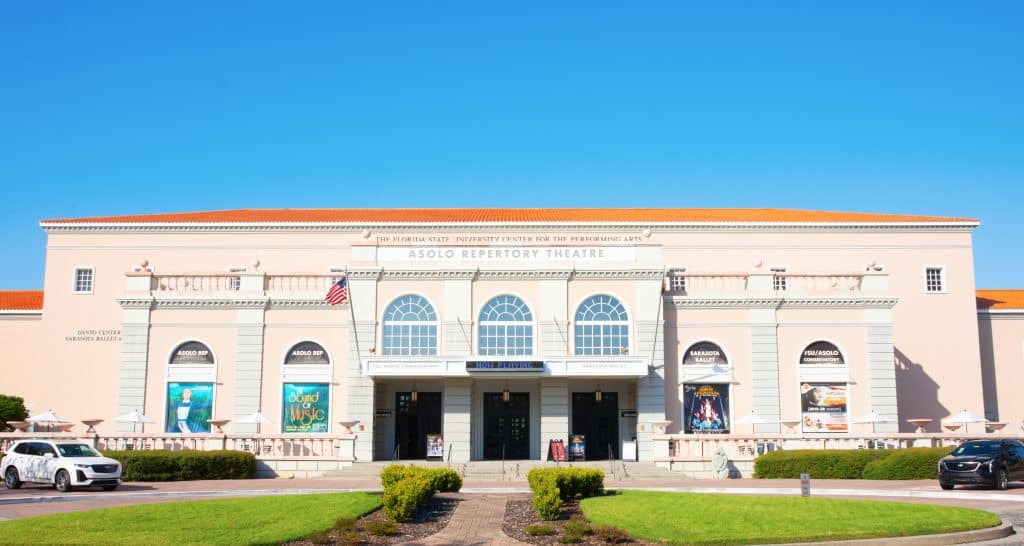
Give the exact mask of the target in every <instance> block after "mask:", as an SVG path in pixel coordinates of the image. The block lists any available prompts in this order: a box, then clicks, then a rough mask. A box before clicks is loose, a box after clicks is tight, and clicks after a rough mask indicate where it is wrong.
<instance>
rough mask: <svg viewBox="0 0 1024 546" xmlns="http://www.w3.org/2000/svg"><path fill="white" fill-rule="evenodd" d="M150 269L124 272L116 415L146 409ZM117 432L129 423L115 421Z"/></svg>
mask: <svg viewBox="0 0 1024 546" xmlns="http://www.w3.org/2000/svg"><path fill="white" fill-rule="evenodd" d="M152 282H153V274H152V273H150V272H148V271H147V272H139V273H128V274H127V275H126V276H125V291H126V295H125V297H124V298H122V299H121V300H119V303H120V304H121V309H122V310H123V311H122V318H121V370H120V374H119V377H120V381H119V383H118V386H117V414H118V415H123V414H125V413H129V412H131V411H133V410H138V411H140V412H144V411H145V409H146V407H145V406H146V374H147V373H148V370H147V368H148V362H149V325H150V316H149V315H150V309H152V307H153V296H152V294H151V292H150V287H151V286H152ZM117 430H118V431H120V432H131V431H132V430H133V426H132V423H117Z"/></svg>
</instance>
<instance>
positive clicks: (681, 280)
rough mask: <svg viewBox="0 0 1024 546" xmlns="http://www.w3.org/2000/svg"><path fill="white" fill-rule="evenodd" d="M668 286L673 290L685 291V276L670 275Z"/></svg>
mask: <svg viewBox="0 0 1024 546" xmlns="http://www.w3.org/2000/svg"><path fill="white" fill-rule="evenodd" d="M670 288H672V291H673V292H686V277H684V276H682V275H679V276H676V277H672V282H671V284H670Z"/></svg>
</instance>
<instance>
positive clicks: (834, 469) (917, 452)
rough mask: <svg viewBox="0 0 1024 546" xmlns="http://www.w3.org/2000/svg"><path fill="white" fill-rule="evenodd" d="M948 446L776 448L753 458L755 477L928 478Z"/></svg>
mask: <svg viewBox="0 0 1024 546" xmlns="http://www.w3.org/2000/svg"><path fill="white" fill-rule="evenodd" d="M949 451H950V448H948V447H916V448H906V449H798V450H793V451H773V452H771V453H766V454H764V455H762V456H760V457H758V458H757V459H756V460H755V461H754V477H755V478H799V477H800V473H801V472H807V473H808V474H810V475H811V477H812V478H817V479H868V480H927V479H932V478H934V477H935V466H936V463H937V462H938V460H939V459H941V458H942V457H944V456H946V455H947V454H948V453H949Z"/></svg>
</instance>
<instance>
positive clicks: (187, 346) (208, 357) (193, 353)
mask: <svg viewBox="0 0 1024 546" xmlns="http://www.w3.org/2000/svg"><path fill="white" fill-rule="evenodd" d="M170 363H171V364H214V363H215V362H214V359H213V351H211V350H210V348H209V347H207V346H206V344H205V343H200V342H198V341H186V342H185V343H182V344H181V345H178V346H177V347H175V348H174V352H172V353H171V360H170Z"/></svg>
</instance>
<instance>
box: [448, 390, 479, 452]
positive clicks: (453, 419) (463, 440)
mask: <svg viewBox="0 0 1024 546" xmlns="http://www.w3.org/2000/svg"><path fill="white" fill-rule="evenodd" d="M472 391H473V382H472V380H470V379H451V378H449V379H445V380H444V394H442V395H441V399H442V405H443V408H444V410H443V411H444V442H445V449H448V446H449V445H450V446H451V450H452V451H451V460H452V462H460V463H461V462H467V461H469V460H470V457H471V453H472V452H471V447H472V446H471V444H470V438H471V435H470V430H471V423H470V414H471V413H472V404H473V397H472Z"/></svg>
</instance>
